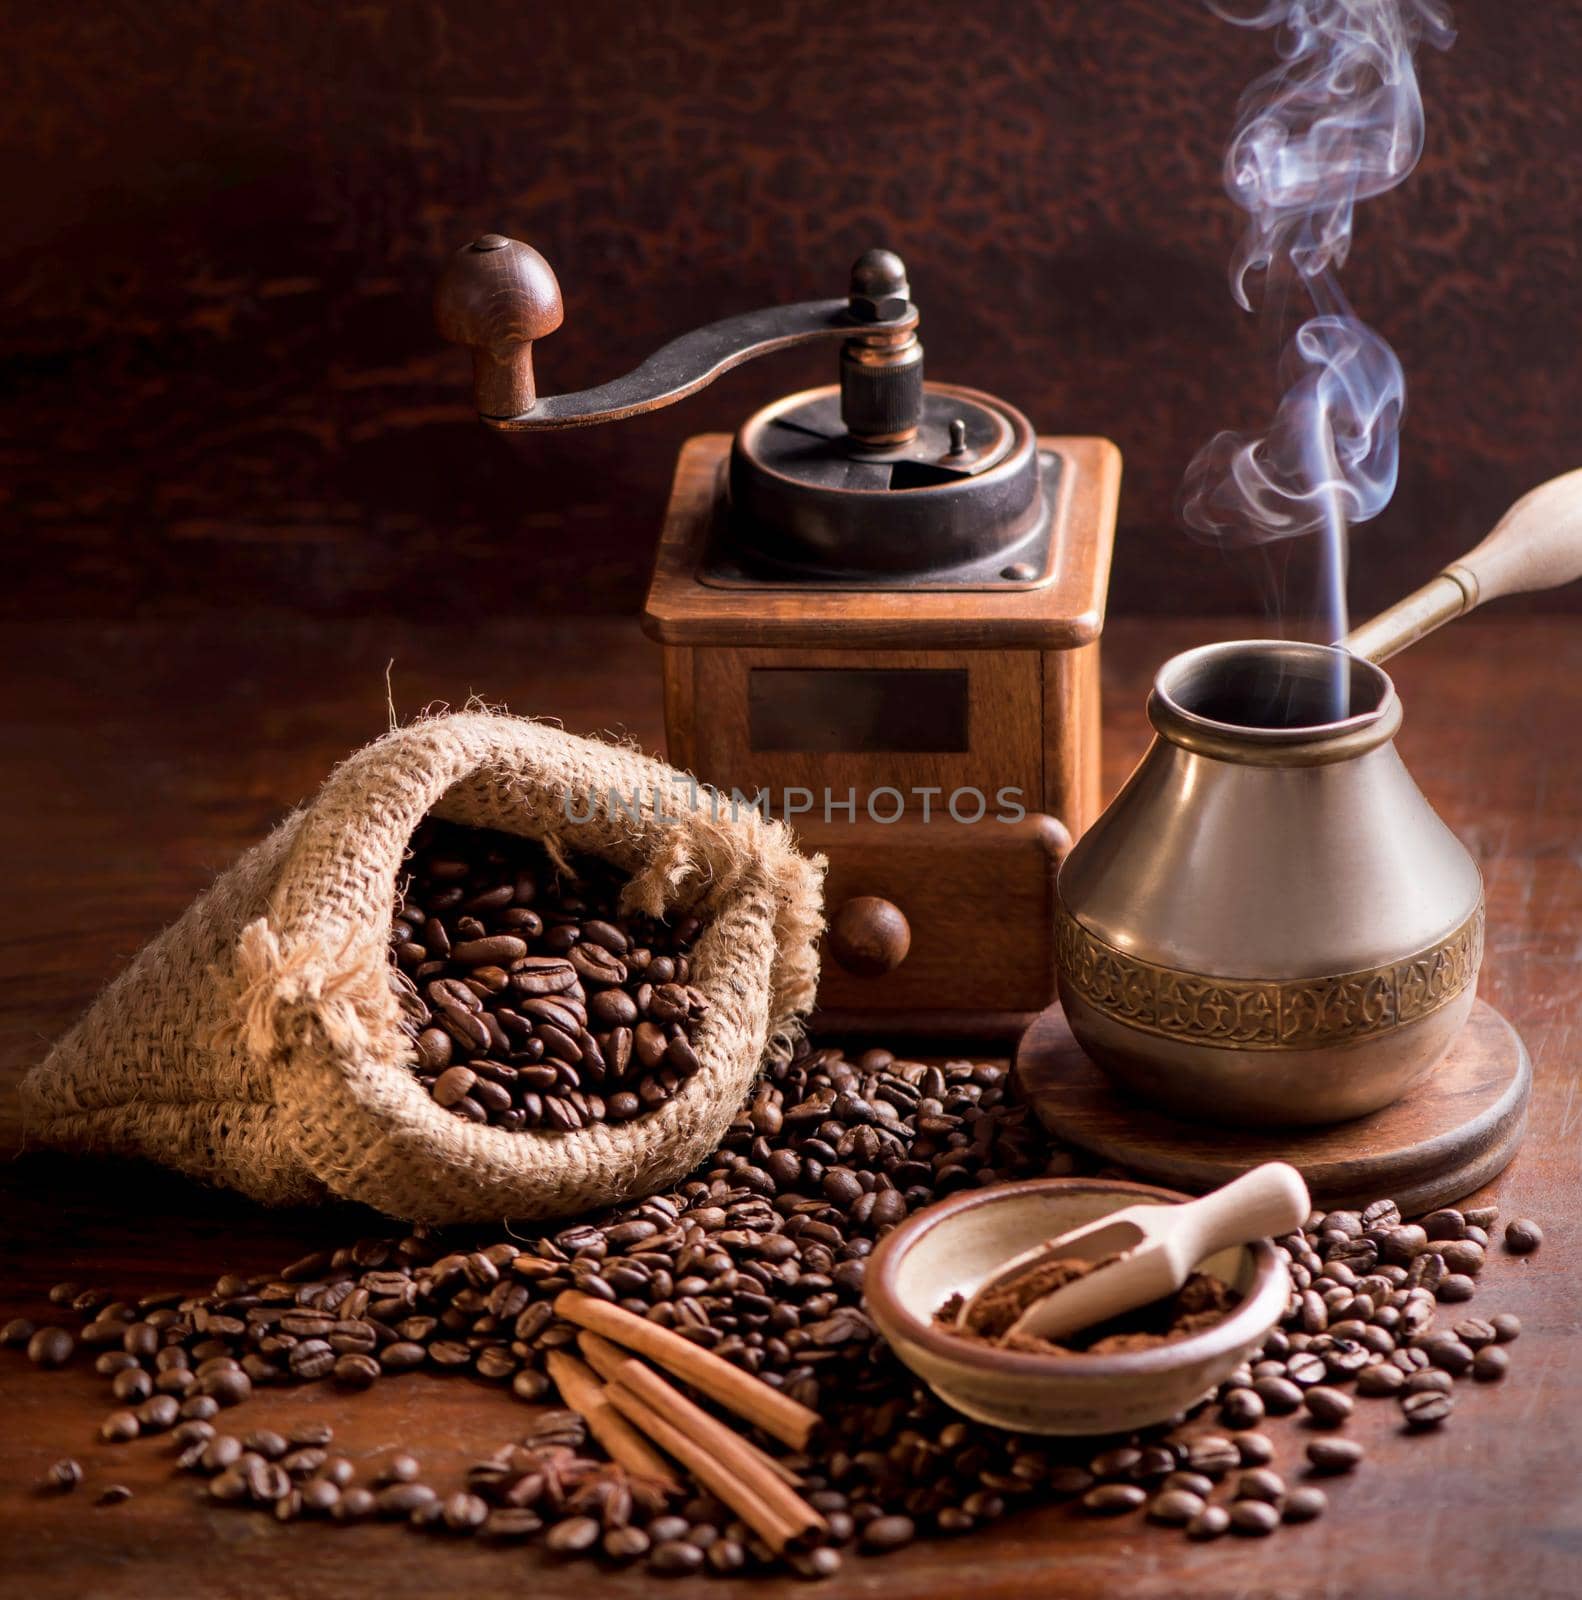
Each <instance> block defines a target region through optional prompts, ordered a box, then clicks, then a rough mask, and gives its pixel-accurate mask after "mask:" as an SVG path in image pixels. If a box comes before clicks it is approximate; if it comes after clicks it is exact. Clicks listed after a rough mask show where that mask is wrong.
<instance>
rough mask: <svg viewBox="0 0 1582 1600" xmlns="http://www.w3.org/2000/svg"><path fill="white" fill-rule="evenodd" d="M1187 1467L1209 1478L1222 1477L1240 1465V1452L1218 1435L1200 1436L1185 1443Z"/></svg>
mask: <svg viewBox="0 0 1582 1600" xmlns="http://www.w3.org/2000/svg"><path fill="white" fill-rule="evenodd" d="M1243 1437H1251V1435H1244V1436H1243ZM1187 1465H1188V1466H1190V1467H1191V1468H1192V1470H1193V1471H1194V1472H1201V1473H1204V1474H1206V1475H1207V1476H1209V1477H1211V1478H1218V1477H1223V1476H1224V1474H1225V1473H1227V1472H1231V1471H1234V1469H1235V1468H1237V1467H1239V1466H1240V1465H1241V1451H1240V1450H1239V1449H1238V1448H1237V1447H1236V1445H1234V1444H1232V1443H1231V1441H1230V1440H1229V1439H1225V1438H1221V1437H1220V1435H1218V1434H1212V1433H1206V1434H1200V1435H1199V1436H1198V1437H1197V1438H1195V1439H1189V1440H1188V1441H1187Z"/></svg>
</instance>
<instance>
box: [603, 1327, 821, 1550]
mask: <svg viewBox="0 0 1582 1600" xmlns="http://www.w3.org/2000/svg"><path fill="white" fill-rule="evenodd" d="M577 1342H578V1344H579V1345H580V1346H581V1347H582V1352H583V1354H584V1355H586V1356H587V1358H588V1361H589V1363H590V1365H592V1366H593V1367H594V1369H595V1370H596V1371H597V1372H598V1373H599V1375H600V1376H601V1377H602V1378H604V1380H605V1381H606V1383H607V1384H608V1388H606V1390H605V1395H606V1396H607V1398H608V1399H609V1402H610V1404H611V1405H612V1406H614V1407H615V1408H616V1410H617V1411H619V1412H620V1413H621V1414H622V1415H623V1416H624V1417H626V1418H627V1419H628V1420H629V1421H631V1422H633V1423H634V1424H636V1426H637V1427H638V1428H639V1429H641V1431H642V1432H643V1433H644V1434H646V1435H647V1436H648V1438H649V1439H651V1440H652V1441H653V1442H654V1443H655V1444H657V1445H658V1446H659V1447H660V1449H662V1450H664V1451H665V1452H666V1454H667V1455H671V1456H674V1457H675V1459H676V1460H677V1461H679V1462H680V1463H681V1464H682V1465H683V1466H684V1467H686V1468H688V1469H689V1470H690V1471H691V1472H692V1474H693V1476H694V1477H696V1478H697V1479H698V1481H699V1482H700V1483H701V1484H703V1486H704V1487H705V1488H707V1489H709V1490H710V1491H711V1492H712V1493H714V1494H715V1495H716V1496H718V1498H719V1499H721V1500H723V1501H724V1502H725V1504H726V1505H728V1506H729V1507H730V1508H731V1510H733V1511H734V1512H735V1513H736V1514H737V1516H739V1517H740V1518H741V1519H742V1521H743V1522H745V1523H746V1524H747V1525H748V1526H749V1527H750V1528H751V1529H752V1530H753V1531H754V1532H755V1533H756V1534H758V1535H759V1537H760V1538H762V1539H763V1541H764V1542H765V1543H766V1544H767V1545H768V1546H769V1547H770V1548H771V1549H772V1550H775V1551H783V1550H785V1549H786V1548H787V1547H792V1548H801V1547H803V1546H805V1545H806V1544H807V1543H808V1542H809V1540H811V1539H812V1538H814V1537H815V1536H816V1535H819V1534H821V1533H823V1532H824V1531H825V1526H826V1525H825V1522H824V1519H823V1518H822V1517H821V1516H820V1515H819V1514H818V1512H816V1511H815V1510H814V1509H813V1507H812V1506H810V1505H809V1504H808V1503H807V1501H805V1500H804V1499H803V1498H802V1497H801V1495H799V1494H798V1493H797V1492H796V1491H795V1490H794V1489H792V1488H791V1487H790V1486H789V1485H788V1484H787V1483H786V1482H785V1481H784V1480H783V1479H782V1478H781V1477H780V1476H779V1474H778V1473H777V1471H776V1470H775V1468H774V1466H773V1465H772V1464H771V1463H770V1462H769V1461H767V1460H766V1458H765V1457H764V1456H763V1454H762V1452H760V1451H759V1450H758V1449H757V1448H756V1447H755V1446H753V1445H752V1444H750V1443H749V1442H748V1441H747V1440H746V1439H743V1438H742V1437H741V1436H740V1435H738V1434H736V1433H733V1432H732V1431H731V1429H729V1428H727V1427H726V1426H725V1424H724V1423H722V1422H717V1421H715V1419H714V1418H713V1417H711V1416H710V1415H709V1414H708V1413H707V1412H706V1411H704V1410H702V1409H701V1407H699V1406H696V1405H694V1404H693V1403H692V1401H690V1400H688V1399H687V1397H686V1396H685V1395H683V1394H678V1393H677V1392H676V1390H675V1389H673V1388H672V1387H671V1386H670V1385H669V1384H668V1383H666V1382H665V1380H664V1379H663V1378H662V1377H660V1375H659V1374H658V1373H657V1372H655V1371H654V1369H653V1368H652V1367H650V1366H647V1365H646V1364H645V1363H644V1362H642V1361H639V1360H638V1359H637V1358H636V1357H635V1356H632V1355H628V1354H627V1353H626V1352H625V1351H624V1350H620V1349H618V1348H617V1347H616V1346H615V1345H613V1344H611V1343H610V1341H609V1340H608V1339H604V1338H601V1337H600V1335H598V1334H596V1333H592V1332H585V1333H583V1334H581V1335H580V1336H579V1338H578V1341H577Z"/></svg>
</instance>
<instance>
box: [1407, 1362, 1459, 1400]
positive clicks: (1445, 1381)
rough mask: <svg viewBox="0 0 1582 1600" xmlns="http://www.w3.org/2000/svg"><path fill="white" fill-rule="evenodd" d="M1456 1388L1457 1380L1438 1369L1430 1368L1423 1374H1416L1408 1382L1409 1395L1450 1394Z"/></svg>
mask: <svg viewBox="0 0 1582 1600" xmlns="http://www.w3.org/2000/svg"><path fill="white" fill-rule="evenodd" d="M1454 1388H1455V1379H1453V1378H1452V1377H1451V1376H1450V1374H1449V1373H1448V1372H1441V1371H1439V1369H1438V1368H1437V1367H1428V1368H1426V1369H1425V1370H1424V1371H1422V1372H1414V1373H1413V1374H1412V1375H1411V1377H1409V1378H1408V1379H1407V1380H1406V1392H1407V1393H1408V1394H1430V1393H1432V1394H1449V1393H1450V1392H1451V1390H1452V1389H1454Z"/></svg>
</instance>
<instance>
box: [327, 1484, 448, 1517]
mask: <svg viewBox="0 0 1582 1600" xmlns="http://www.w3.org/2000/svg"><path fill="white" fill-rule="evenodd" d="M342 1498H343V1499H344V1498H345V1497H344V1496H343V1497H342ZM438 1498H439V1496H438V1495H437V1494H435V1492H434V1491H433V1490H432V1489H431V1488H429V1486H428V1485H427V1484H426V1483H392V1484H390V1485H388V1486H387V1487H386V1488H383V1489H381V1490H379V1491H378V1493H377V1494H375V1495H374V1505H375V1507H376V1508H377V1510H378V1512H379V1515H380V1516H381V1517H387V1518H401V1517H410V1516H411V1515H412V1513H413V1512H414V1511H421V1510H422V1509H423V1508H424V1507H425V1506H430V1505H432V1504H434V1502H435V1501H436V1500H438Z"/></svg>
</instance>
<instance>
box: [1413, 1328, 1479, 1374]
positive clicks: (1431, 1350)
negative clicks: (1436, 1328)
mask: <svg viewBox="0 0 1582 1600" xmlns="http://www.w3.org/2000/svg"><path fill="white" fill-rule="evenodd" d="M1422 1350H1423V1353H1424V1354H1425V1355H1426V1356H1427V1357H1428V1359H1429V1360H1430V1361H1431V1362H1432V1363H1433V1364H1434V1366H1436V1367H1438V1368H1440V1369H1441V1370H1442V1371H1444V1372H1448V1373H1450V1375H1451V1376H1452V1377H1456V1376H1459V1375H1460V1374H1461V1373H1463V1372H1465V1371H1466V1370H1467V1368H1468V1367H1470V1366H1471V1365H1472V1352H1471V1351H1470V1350H1469V1349H1468V1348H1467V1347H1466V1346H1465V1345H1464V1344H1463V1343H1462V1342H1461V1341H1460V1340H1459V1339H1458V1338H1456V1336H1455V1335H1454V1334H1453V1333H1446V1334H1435V1335H1434V1336H1433V1338H1432V1339H1429V1340H1427V1341H1426V1342H1425V1343H1424V1344H1423V1346H1422Z"/></svg>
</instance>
